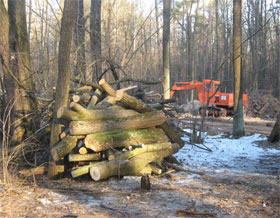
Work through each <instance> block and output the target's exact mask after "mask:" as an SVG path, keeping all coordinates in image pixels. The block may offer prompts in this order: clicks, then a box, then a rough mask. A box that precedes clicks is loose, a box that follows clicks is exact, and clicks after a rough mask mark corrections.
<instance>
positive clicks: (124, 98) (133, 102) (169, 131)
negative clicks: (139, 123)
mask: <svg viewBox="0 0 280 218" xmlns="http://www.w3.org/2000/svg"><path fill="white" fill-rule="evenodd" d="M116 100H117V101H119V102H121V103H123V104H124V105H127V106H128V107H130V108H132V109H134V110H136V111H137V112H140V113H143V112H150V111H153V109H152V108H151V107H149V106H148V105H147V104H145V103H144V102H142V101H141V100H138V99H137V98H134V97H133V96H130V95H128V94H126V93H124V92H119V91H117V92H116ZM160 128H162V129H163V131H164V132H165V134H166V135H167V136H168V137H169V138H170V140H171V141H172V142H175V143H177V144H178V145H180V147H183V146H184V145H185V142H184V141H183V140H182V139H181V138H180V136H179V135H178V134H177V133H176V131H175V129H174V128H173V127H172V126H170V125H169V124H168V123H167V122H164V123H163V124H162V125H161V126H160Z"/></svg>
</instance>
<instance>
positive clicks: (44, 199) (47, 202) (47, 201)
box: [38, 198, 52, 204]
mask: <svg viewBox="0 0 280 218" xmlns="http://www.w3.org/2000/svg"><path fill="white" fill-rule="evenodd" d="M38 200H39V201H41V203H42V204H51V203H52V202H51V201H50V200H48V199H46V198H39V199H38Z"/></svg>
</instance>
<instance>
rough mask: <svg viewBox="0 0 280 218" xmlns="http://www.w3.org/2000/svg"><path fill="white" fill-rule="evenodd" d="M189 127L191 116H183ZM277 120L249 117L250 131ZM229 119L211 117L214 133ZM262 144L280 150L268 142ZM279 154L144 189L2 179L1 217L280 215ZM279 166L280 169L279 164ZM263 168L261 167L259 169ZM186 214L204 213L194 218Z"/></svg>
mask: <svg viewBox="0 0 280 218" xmlns="http://www.w3.org/2000/svg"><path fill="white" fill-rule="evenodd" d="M180 119H181V121H180V123H181V124H182V125H185V127H186V128H188V126H189V125H190V122H189V121H190V119H191V118H189V117H187V116H182V117H181V118H180ZM273 124H274V121H272V120H261V119H258V118H254V119H253V118H247V119H246V132H247V134H253V133H261V134H264V135H269V133H270V131H271V129H272V127H273ZM231 128H232V120H231V119H230V118H219V119H217V118H208V120H207V123H206V129H207V131H208V132H209V134H211V135H215V134H220V133H223V134H224V135H225V137H226V134H229V133H230V132H231ZM259 146H262V147H274V148H276V149H279V144H276V145H275V144H269V143H267V142H265V141H263V142H261V143H260V145H259ZM279 156H280V155H276V156H275V157H273V158H271V157H267V159H264V160H263V161H261V162H260V161H258V167H259V168H263V169H264V172H269V173H254V172H249V171H246V170H245V171H244V170H238V169H233V168H230V167H229V168H216V167H210V166H200V167H193V166H188V164H187V157H186V163H185V164H184V165H182V167H184V168H186V169H189V170H194V171H197V172H203V175H199V174H196V173H190V172H173V173H170V174H168V175H166V176H163V177H161V178H151V184H152V185H151V190H150V191H142V190H141V189H140V178H138V177H124V178H123V179H118V178H112V179H109V180H107V181H103V182H93V181H92V180H91V179H90V178H89V177H88V176H84V177H82V178H79V179H75V180H74V179H71V178H64V179H61V180H58V181H49V180H47V178H46V176H37V177H34V178H29V179H25V180H23V179H18V178H17V179H15V180H14V183H13V184H9V185H4V184H3V183H0V217H180V216H182V215H184V214H178V213H176V212H178V211H177V210H194V211H199V212H208V213H215V214H216V217H280V181H279V180H277V168H274V170H273V171H265V169H266V168H269V165H270V164H269V165H268V164H267V163H271V164H272V163H273V164H274V165H276V166H277V163H278V164H279V165H280V157H279ZM278 169H280V167H279V168H278ZM260 172H262V171H260ZM185 217H205V216H191V215H187V216H185Z"/></svg>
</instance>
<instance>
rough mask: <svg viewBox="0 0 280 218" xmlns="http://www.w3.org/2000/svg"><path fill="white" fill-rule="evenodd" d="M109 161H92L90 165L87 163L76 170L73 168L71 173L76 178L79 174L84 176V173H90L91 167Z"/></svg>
mask: <svg viewBox="0 0 280 218" xmlns="http://www.w3.org/2000/svg"><path fill="white" fill-rule="evenodd" d="M106 162H107V161H99V162H96V163H91V164H89V165H85V166H82V167H78V168H77V169H75V170H72V171H71V175H72V177H73V178H76V177H78V176H82V175H85V174H87V173H89V169H90V168H91V167H94V166H98V165H100V164H104V163H106Z"/></svg>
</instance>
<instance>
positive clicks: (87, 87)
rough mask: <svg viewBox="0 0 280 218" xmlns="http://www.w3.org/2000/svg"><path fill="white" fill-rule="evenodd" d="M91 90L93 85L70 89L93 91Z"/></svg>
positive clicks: (74, 90)
mask: <svg viewBox="0 0 280 218" xmlns="http://www.w3.org/2000/svg"><path fill="white" fill-rule="evenodd" d="M91 90H92V86H83V87H79V88H76V89H72V90H70V93H77V92H86V91H91Z"/></svg>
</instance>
